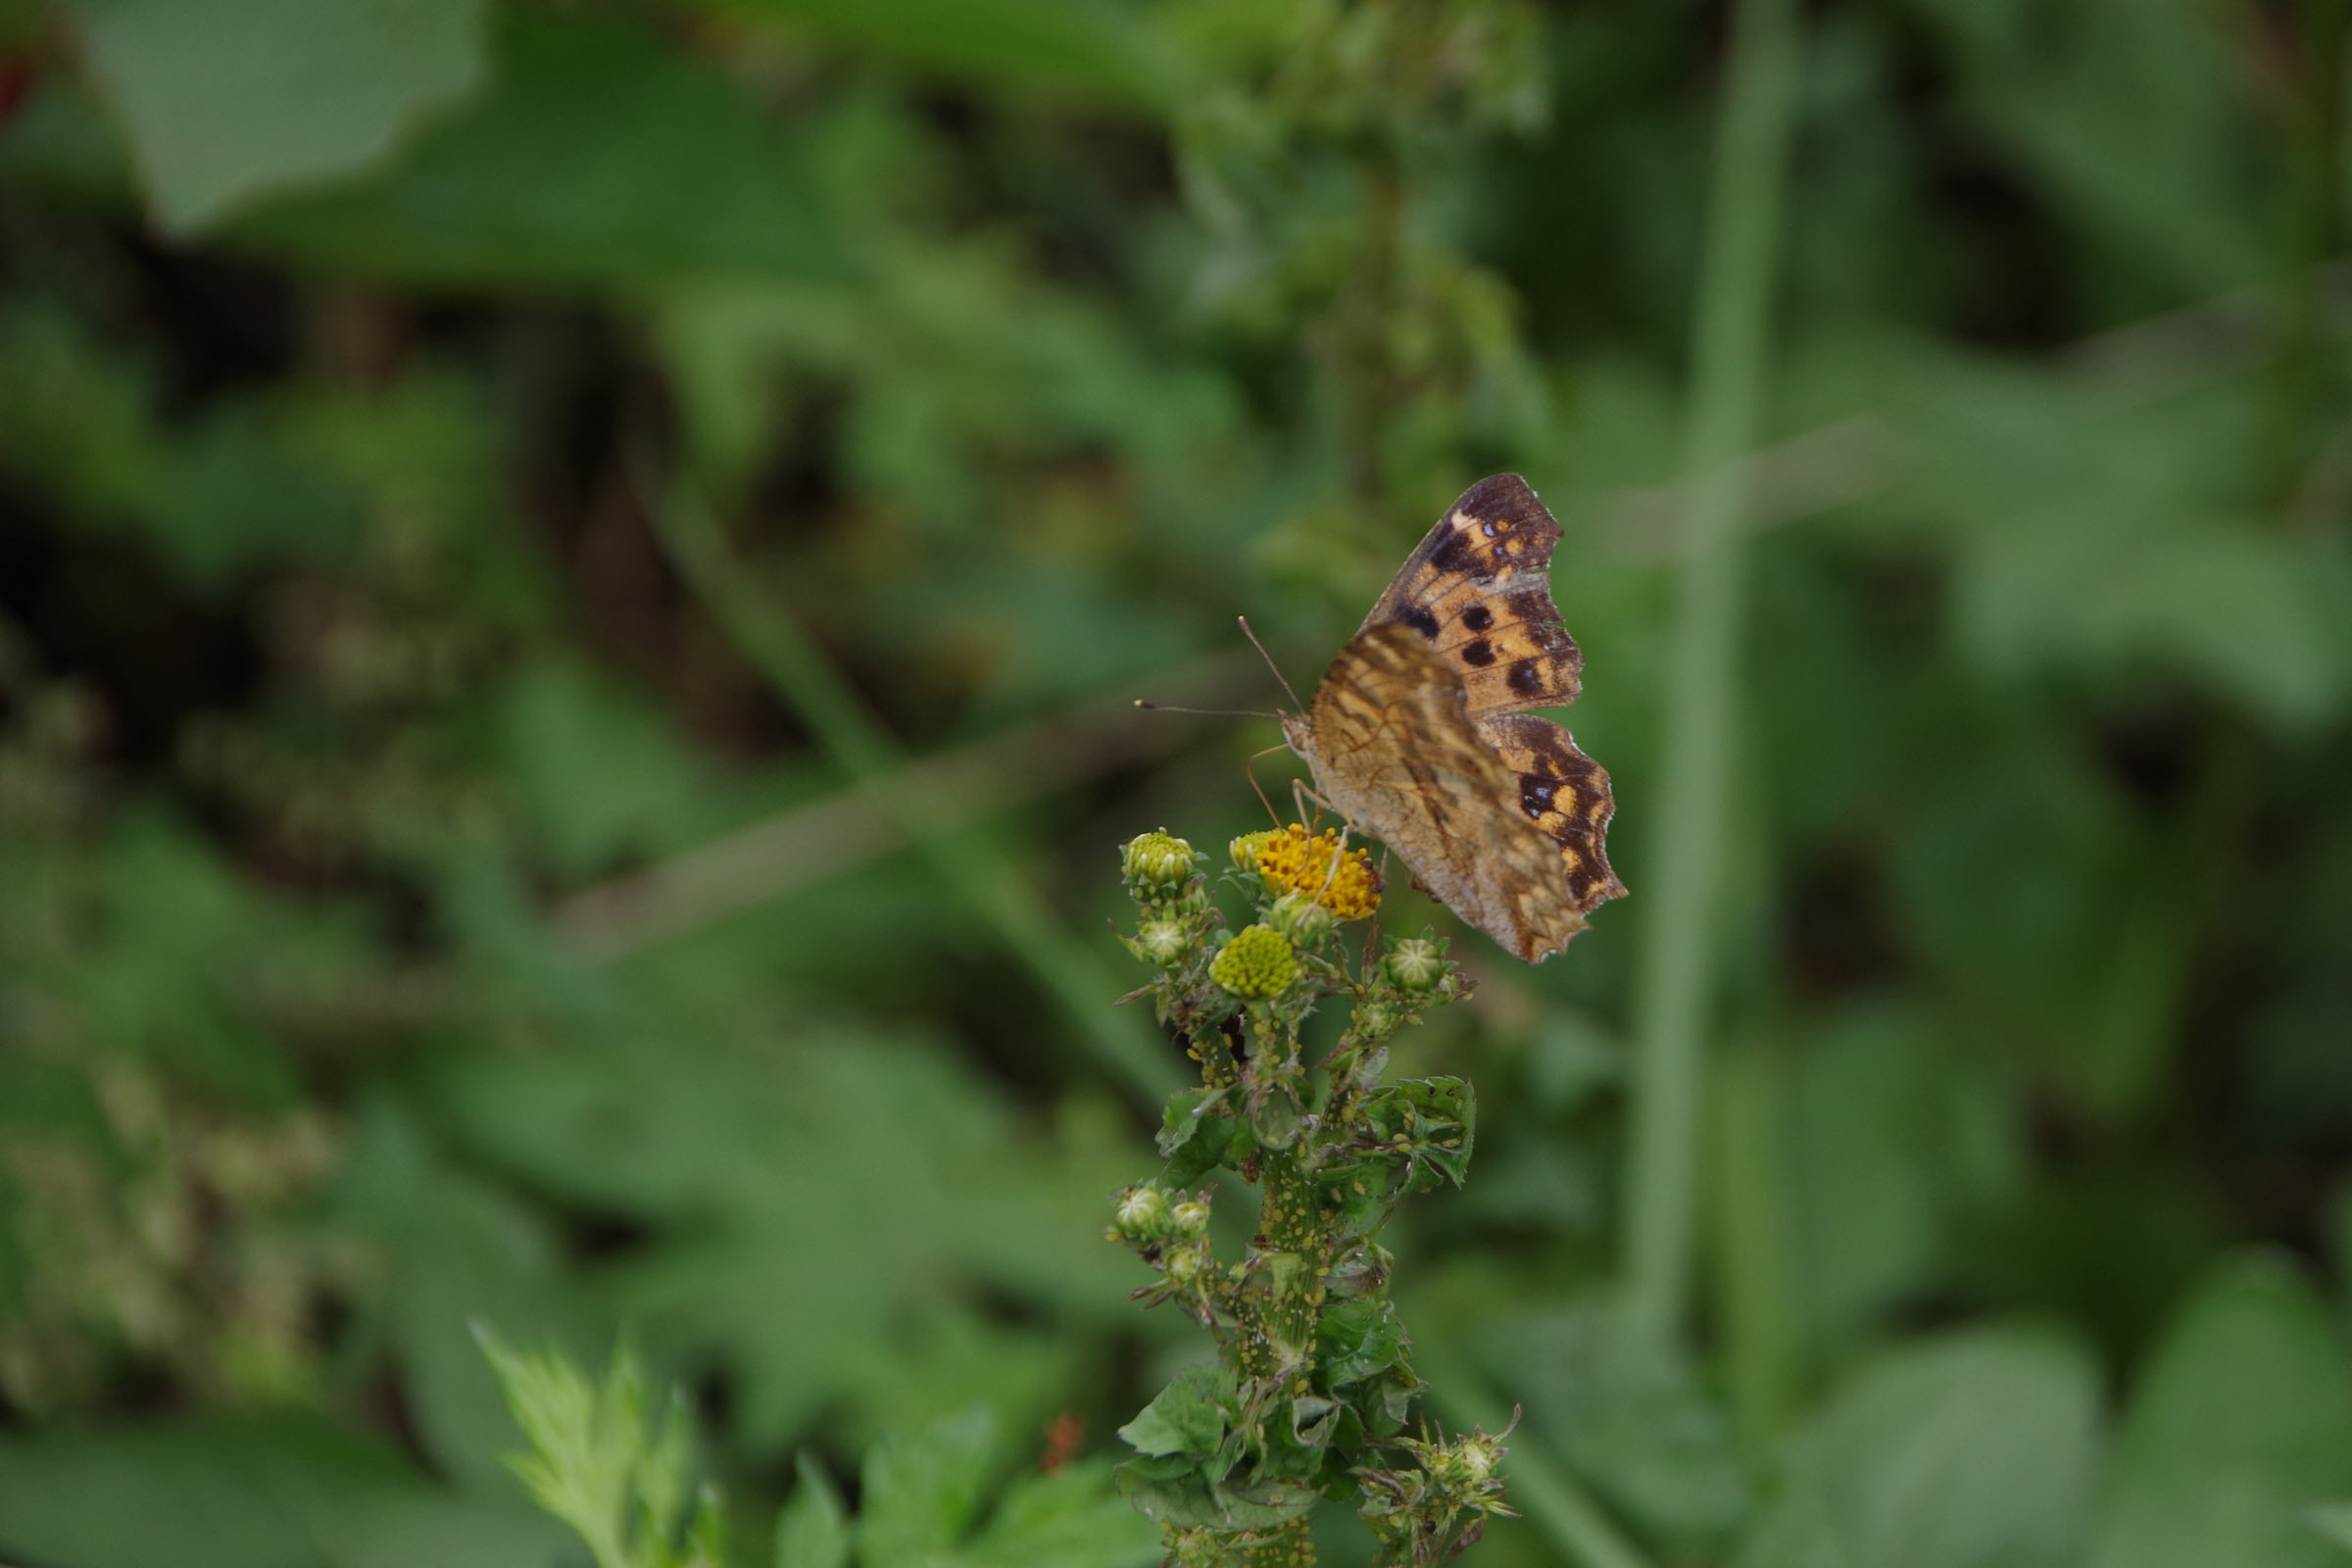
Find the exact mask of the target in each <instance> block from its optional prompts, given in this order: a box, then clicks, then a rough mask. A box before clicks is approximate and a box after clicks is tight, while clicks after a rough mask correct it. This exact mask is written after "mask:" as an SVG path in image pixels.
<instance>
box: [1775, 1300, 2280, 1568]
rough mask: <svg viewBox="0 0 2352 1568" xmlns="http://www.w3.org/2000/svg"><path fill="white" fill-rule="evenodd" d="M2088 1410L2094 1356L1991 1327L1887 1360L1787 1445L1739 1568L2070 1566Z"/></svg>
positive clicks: (2086, 1472)
mask: <svg viewBox="0 0 2352 1568" xmlns="http://www.w3.org/2000/svg"><path fill="white" fill-rule="evenodd" d="M2098 1405H2099V1389H2098V1374H2097V1371H2096V1369H2095V1368H2094V1367H2093V1366H2092V1365H2091V1363H2090V1360H2089V1358H2088V1357H2087V1356H2085V1355H2084V1354H2083V1353H2082V1351H2081V1350H2080V1349H2078V1348H2075V1347H2074V1346H2073V1345H2072V1344H2070V1343H2068V1342H2065V1341H2062V1340H2058V1339H2055V1338H2052V1337H2050V1336H2047V1335H2043V1334H2036V1333H2027V1332H2023V1331H2018V1330H2008V1329H1987V1330H1981V1331H1976V1332H1972V1333H1967V1334H1961V1335H1955V1336H1952V1337H1950V1338H1948V1339H1946V1340H1944V1341H1942V1342H1941V1343H1929V1344H1924V1345H1920V1346H1917V1347H1915V1348H1906V1349H1904V1350H1901V1351H1898V1352H1896V1353H1894V1354H1892V1355H1889V1356H1887V1358H1886V1359H1884V1360H1882V1361H1880V1362H1878V1363H1877V1364H1876V1365H1875V1366H1872V1367H1870V1368H1869V1369H1867V1370H1866V1371H1864V1372H1863V1373H1862V1374H1861V1375H1860V1376H1858V1377H1856V1378H1855V1379H1854V1380H1853V1381H1852V1382H1850V1383H1848V1384H1847V1385H1846V1386H1845V1387H1844V1388H1843V1389H1842V1390H1840V1391H1839V1392H1838V1393H1837V1394H1836V1395H1835V1396H1833V1397H1832V1398H1831V1400H1830V1402H1829V1403H1828V1404H1827V1405H1826V1406H1825V1407H1823V1408H1822V1409H1821V1410H1820V1411H1819V1412H1818V1413H1817V1414H1816V1415H1815V1416H1814V1417H1813V1419H1812V1420H1811V1421H1810V1422H1809V1423H1808V1424H1807V1425H1806V1426H1805V1428H1804V1429H1803V1430H1802V1431H1800V1432H1799V1433H1797V1434H1796V1436H1795V1437H1794V1438H1793V1439H1791V1441H1790V1443H1789V1448H1788V1452H1787V1455H1786V1460H1785V1473H1784V1486H1783V1490H1782V1494H1781V1496H1780V1497H1779V1499H1778V1500H1777V1501H1776V1502H1775V1504H1774V1505H1773V1507H1772V1510H1771V1511H1770V1512H1769V1513H1768V1514H1767V1515H1766V1516H1765V1517H1764V1519H1763V1521H1762V1522H1761V1523H1760V1524H1759V1526H1758V1527H1757V1529H1756V1530H1755V1531H1754V1532H1753V1534H1752V1535H1751V1536H1750V1538H1749V1540H1748V1542H1747V1544H1746V1549H1745V1550H1743V1551H1742V1552H1741V1553H1740V1559H1739V1560H1740V1564H1741V1568H1810V1565H1813V1564H1820V1563H1837V1564H1839V1565H1841V1568H1880V1565H1883V1568H2040V1565H2044V1564H2047V1565H2049V1568H2059V1565H2062V1564H2067V1563H2071V1562H2074V1561H2076V1560H2077V1558H2078V1556H2079V1553H2080V1548H2081V1542H2082V1527H2083V1520H2084V1515H2085V1511H2086V1506H2087V1502H2088V1498H2089V1491H2090V1479H2091V1473H2092V1468H2093V1465H2094V1463H2095V1460H2096V1456H2097V1446H2098ZM2201 1560H2203V1561H2205V1562H2208V1563H2219V1562H2229V1561H2236V1560H2237V1559H2232V1558H2229V1557H2227V1556H2224V1557H2210V1558H2205V1559H2201Z"/></svg>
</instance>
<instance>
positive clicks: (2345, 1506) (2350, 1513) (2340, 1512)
mask: <svg viewBox="0 0 2352 1568" xmlns="http://www.w3.org/2000/svg"><path fill="white" fill-rule="evenodd" d="M2304 1517H2305V1518H2307V1519H2309V1520H2310V1521H2311V1528H2312V1529H2314V1530H2317V1531H2318V1532H2319V1533H2320V1534H2321V1535H2322V1536H2323V1537H2325V1538H2326V1539H2327V1540H2328V1541H2331V1542H2333V1543H2334V1544H2337V1545H2339V1546H2341V1547H2343V1548H2344V1549H2345V1550H2346V1551H2352V1502H2323V1503H2318V1504H2315V1505H2314V1506H2313V1507H2312V1509H2311V1510H2310V1511H2309V1512H2308V1513H2307V1514H2306V1515H2305V1516H2304Z"/></svg>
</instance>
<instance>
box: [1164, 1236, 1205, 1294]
mask: <svg viewBox="0 0 2352 1568" xmlns="http://www.w3.org/2000/svg"><path fill="white" fill-rule="evenodd" d="M1211 1261H1212V1260H1211V1259H1210V1257H1209V1255H1208V1248H1207V1246H1206V1244H1204V1243H1201V1242H1179V1243H1177V1244H1176V1245H1175V1246H1173V1247H1171V1248H1169V1249H1168V1250H1167V1253H1166V1255H1165V1256H1163V1257H1162V1258H1161V1259H1160V1264H1159V1266H1160V1268H1161V1270H1162V1271H1163V1272H1164V1273H1166V1275H1167V1276H1168V1283H1169V1284H1171V1285H1193V1284H1197V1283H1198V1282H1199V1281H1200V1279H1201V1276H1202V1275H1203V1274H1206V1273H1207V1272H1208V1270H1209V1265H1210V1262H1211Z"/></svg>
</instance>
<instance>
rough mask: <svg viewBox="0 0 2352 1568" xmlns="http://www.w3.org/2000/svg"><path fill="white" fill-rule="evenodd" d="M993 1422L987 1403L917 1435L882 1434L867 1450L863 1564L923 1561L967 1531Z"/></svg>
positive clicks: (913, 1567)
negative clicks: (983, 1407) (986, 1406)
mask: <svg viewBox="0 0 2352 1568" xmlns="http://www.w3.org/2000/svg"><path fill="white" fill-rule="evenodd" d="M995 1429H996V1423H995V1421H994V1419H993V1418H992V1417H991V1416H990V1414H989V1412H988V1411H987V1410H986V1409H973V1410H970V1411H967V1412H966V1413H965V1414H963V1415H961V1416H957V1417H954V1418H952V1419H950V1420H945V1421H942V1422H940V1423H938V1424H937V1425H935V1426H933V1427H932V1428H931V1429H930V1430H929V1431H927V1432H925V1433H923V1434H922V1435H921V1436H920V1437H916V1438H884V1439H883V1440H882V1441H881V1442H880V1443H877V1444H876V1445H875V1446H873V1447H872V1449H870V1450H869V1451H868V1452H867V1453H866V1456H865V1468H864V1470H863V1472H862V1473H861V1476H860V1481H861V1483H862V1484H861V1487H860V1489H859V1495H858V1565H859V1568H919V1565H921V1564H923V1563H927V1562H932V1561H935V1560H937V1559H938V1558H939V1557H941V1556H943V1555H945V1554H946V1553H947V1552H948V1550H949V1548H951V1547H953V1546H954V1545H955V1544H956V1543H957V1542H958V1541H960V1540H961V1539H962V1538H963V1535H964V1533H965V1531H966V1530H968V1529H969V1528H970V1527H971V1524H972V1520H973V1518H974V1516H975V1515H976V1514H977V1513H978V1512H979V1508H980V1496H981V1491H982V1488H983V1486H984V1485H985V1482H986V1479H987V1468H988V1461H989V1449H990V1445H991V1443H992V1442H993V1441H994V1438H995Z"/></svg>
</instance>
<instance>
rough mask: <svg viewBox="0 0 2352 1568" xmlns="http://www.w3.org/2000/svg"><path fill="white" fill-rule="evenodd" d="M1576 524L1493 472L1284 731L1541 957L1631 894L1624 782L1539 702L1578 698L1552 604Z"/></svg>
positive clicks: (1474, 919) (1453, 897)
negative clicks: (1621, 818)
mask: <svg viewBox="0 0 2352 1568" xmlns="http://www.w3.org/2000/svg"><path fill="white" fill-rule="evenodd" d="M1559 537H1560V525H1559V524H1558V523H1557V522H1555V521H1554V520H1552V515H1551V514H1550V513H1549V512H1547V511H1545V510H1544V503H1543V502H1541V501H1539V500H1537V499H1536V493H1535V492H1534V491H1533V490H1531V489H1529V488H1528V487H1527V481H1526V480H1524V479H1522V478H1520V477H1519V476H1518V475H1517V474H1515V473H1500V474H1496V475H1495V477H1493V478H1491V479H1481V480H1480V481H1479V482H1478V483H1476V484H1474V485H1472V486H1471V487H1470V488H1469V489H1468V490H1465V491H1464V492H1462V496H1461V499H1460V500H1458V501H1456V502H1454V504H1453V505H1452V506H1451V507H1449V508H1447V509H1446V515H1445V516H1444V517H1442V518H1440V519H1439V520H1438V524H1437V526H1436V527H1434V528H1432V529H1430V530H1429V534H1428V536H1427V537H1426V538H1424V539H1423V540H1422V541H1421V543H1420V545H1419V547H1418V548H1416V549H1415V550H1414V551H1413V553H1412V554H1411V555H1410V556H1408V557H1406V558H1405V563H1404V564H1403V565H1402V566H1401V567H1399V568H1398V570H1397V576H1396V578H1395V579H1394V580H1393V581H1392V582H1390V584H1389V587H1388V591H1387V592H1386V593H1383V594H1382V595H1381V596H1380V602H1379V603H1378V604H1375V605H1374V606H1373V607H1372V613H1371V614H1369V615H1367V616H1365V617H1364V623H1363V625H1362V626H1361V627H1359V628H1358V629H1357V631H1356V634H1355V636H1354V637H1353V638H1352V639H1351V640H1350V641H1349V642H1348V645H1347V646H1346V647H1344V648H1342V649H1341V650H1340V652H1339V657H1338V658H1336V659H1334V660H1333V661H1332V662H1331V668H1330V669H1328V670H1327V671H1325V672H1324V675H1323V681H1322V684H1321V685H1319V686H1317V687H1316V688H1315V699H1314V701H1313V703H1311V704H1309V705H1308V707H1307V711H1305V712H1303V713H1286V714H1284V715H1283V720H1282V728H1283V736H1284V738H1285V739H1286V740H1288V741H1289V742H1290V744H1291V749H1292V750H1293V751H1295V752H1297V753H1298V754H1299V757H1301V758H1302V759H1304V760H1305V761H1306V765H1307V767H1308V769H1309V770H1310V771H1311V772H1312V773H1313V774H1314V779H1315V789H1316V791H1317V793H1319V794H1320V795H1321V796H1322V797H1323V798H1324V800H1325V801H1326V802H1327V803H1328V804H1329V805H1330V806H1331V807H1332V808H1333V809H1335V810H1337V811H1338V812H1339V813H1340V814H1341V815H1342V816H1344V817H1346V818H1347V819H1348V822H1349V823H1350V824H1351V825H1352V826H1354V827H1356V828H1357V829H1359V830H1361V831H1363V832H1366V833H1369V834H1371V835H1372V836H1373V837H1374V838H1377V839H1379V840H1380V841H1381V842H1382V843H1383V844H1386V845H1387V846H1388V847H1389V848H1390V850H1392V851H1393V852H1395V854H1396V855H1397V857H1398V858H1401V859H1402V860H1403V861H1404V863H1405V864H1406V865H1408V866H1410V867H1411V868H1412V871H1413V875H1414V876H1415V877H1417V878H1418V879H1419V880H1420V882H1421V885H1422V886H1423V887H1424V888H1426V889H1428V890H1429V892H1430V894H1431V895H1432V896H1433V897H1434V898H1436V899H1437V900H1438V901H1439V902H1440V903H1442V904H1444V905H1445V906H1446V907H1447V908H1449V909H1451V910H1452V911H1453V912H1454V913H1455V914H1457V915H1460V916H1461V917H1462V918H1463V919H1464V920H1467V921H1469V922H1470V923H1471V924H1472V925H1474V926H1477V927H1478V928H1479V929H1480V930H1482V931H1484V932H1486V933H1487V934H1488V935H1489V936H1491V937H1493V938H1494V939H1495V941H1497V942H1499V943H1501V944H1502V945H1503V946H1504V947H1506V948H1508V949H1509V950H1510V951H1511V952H1513V953H1515V954H1517V955H1518V956H1520V957H1522V958H1524V959H1526V960H1527V961H1528V962H1530V963H1540V962H1542V961H1543V960H1544V959H1545V958H1547V957H1549V956H1551V955H1553V954H1554V953H1557V952H1559V951H1560V950H1561V949H1562V948H1564V947H1566V946H1567V945H1568V939H1569V938H1571V937H1573V936H1575V935H1576V934H1577V933H1578V932H1579V931H1582V930H1583V929H1584V928H1585V916H1586V915H1588V914H1590V913H1591V912H1592V911H1593V909H1594V908H1596V907H1598V906H1600V905H1601V904H1603V903H1605V902H1606V901H1608V900H1610V899H1614V898H1620V897H1622V896H1623V895H1624V893H1625V884H1624V883H1622V882H1620V881H1618V880H1617V875H1616V873H1615V872H1613V871H1611V870H1610V869H1609V860H1608V855H1607V852H1606V845H1605V842H1604V841H1605V838H1606V834H1607V830H1608V825H1609V814H1610V812H1611V811H1613V810H1614V809H1615V806H1614V803H1613V802H1612V801H1611V800H1610V798H1609V776H1608V774H1606V773H1605V772H1603V771H1601V767H1600V764H1599V763H1597V762H1595V761H1593V759H1591V758H1589V757H1587V756H1586V755H1585V754H1584V753H1583V752H1580V751H1578V750H1577V749H1576V742H1575V741H1574V740H1572V739H1570V737H1569V734H1568V732H1567V731H1566V730H1565V729H1562V728H1561V727H1560V726H1559V725H1557V724H1555V723H1553V722H1552V721H1551V720H1550V719H1547V718H1538V717H1536V716H1535V715H1534V714H1532V713H1530V712H1528V711H1526V710H1528V709H1531V708H1556V707H1559V706H1560V705H1562V704H1566V703H1571V702H1574V701H1575V700H1576V695H1577V691H1578V681H1579V676H1580V675H1581V673H1582V671H1583V669H1584V664H1585V656H1584V655H1583V653H1582V652H1580V651H1579V650H1578V648H1577V646H1576V643H1575V641H1574V640H1573V639H1572V638H1570V637H1569V635H1568V633H1567V630H1566V629H1565V628H1564V627H1563V626H1561V624H1560V613H1559V610H1558V609H1557V608H1556V607H1555V606H1554V605H1553V604H1552V602H1551V590H1550V581H1549V577H1548V575H1547V573H1548V568H1549V567H1550V565H1551V549H1552V546H1553V545H1554V544H1555V543H1556V542H1558V540H1559Z"/></svg>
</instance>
